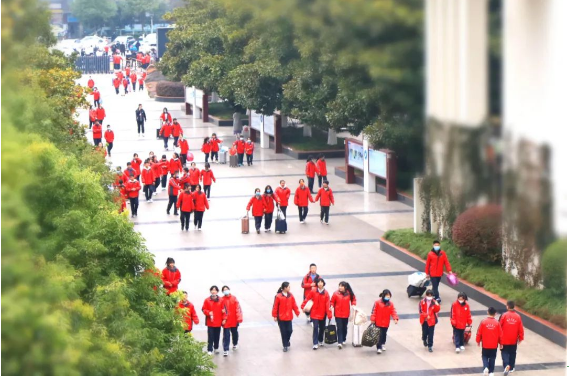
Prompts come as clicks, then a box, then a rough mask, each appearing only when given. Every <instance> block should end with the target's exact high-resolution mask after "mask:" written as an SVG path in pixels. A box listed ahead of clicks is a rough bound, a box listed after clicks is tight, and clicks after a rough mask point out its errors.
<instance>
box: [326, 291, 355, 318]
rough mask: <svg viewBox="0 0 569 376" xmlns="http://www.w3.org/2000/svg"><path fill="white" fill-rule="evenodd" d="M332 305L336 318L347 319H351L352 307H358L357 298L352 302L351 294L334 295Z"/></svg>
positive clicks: (336, 293) (331, 300) (338, 293)
mask: <svg viewBox="0 0 569 376" xmlns="http://www.w3.org/2000/svg"><path fill="white" fill-rule="evenodd" d="M330 305H331V306H332V307H333V308H334V317H338V318H341V319H347V318H349V317H350V307H351V306H355V305H356V296H355V295H354V298H353V300H350V294H349V293H348V292H347V291H345V292H343V293H342V292H340V291H336V292H335V293H334V294H332V299H330Z"/></svg>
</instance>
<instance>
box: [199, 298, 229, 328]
mask: <svg viewBox="0 0 569 376" xmlns="http://www.w3.org/2000/svg"><path fill="white" fill-rule="evenodd" d="M202 312H203V314H204V315H205V325H206V326H208V327H212V328H219V327H221V322H222V321H223V320H225V319H226V318H227V313H226V312H225V309H224V307H223V302H222V301H221V299H220V298H219V297H218V298H217V300H213V299H212V298H211V296H210V297H208V298H206V300H204V302H203V306H202ZM210 313H213V319H212V317H211V315H210Z"/></svg>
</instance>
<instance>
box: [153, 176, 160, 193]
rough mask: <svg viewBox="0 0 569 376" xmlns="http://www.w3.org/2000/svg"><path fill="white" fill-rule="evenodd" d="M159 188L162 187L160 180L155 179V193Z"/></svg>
mask: <svg viewBox="0 0 569 376" xmlns="http://www.w3.org/2000/svg"><path fill="white" fill-rule="evenodd" d="M159 186H160V178H156V179H154V192H156V190H157V189H158V187H159Z"/></svg>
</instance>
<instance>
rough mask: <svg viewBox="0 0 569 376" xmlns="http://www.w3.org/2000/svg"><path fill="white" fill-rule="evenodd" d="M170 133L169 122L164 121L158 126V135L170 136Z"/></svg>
mask: <svg viewBox="0 0 569 376" xmlns="http://www.w3.org/2000/svg"><path fill="white" fill-rule="evenodd" d="M171 135H172V126H171V125H170V123H164V124H163V125H162V128H160V136H164V137H170V136H171Z"/></svg>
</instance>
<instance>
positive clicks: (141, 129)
mask: <svg viewBox="0 0 569 376" xmlns="http://www.w3.org/2000/svg"><path fill="white" fill-rule="evenodd" d="M136 125H137V126H138V134H140V133H142V134H144V120H142V121H140V120H137V121H136Z"/></svg>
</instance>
